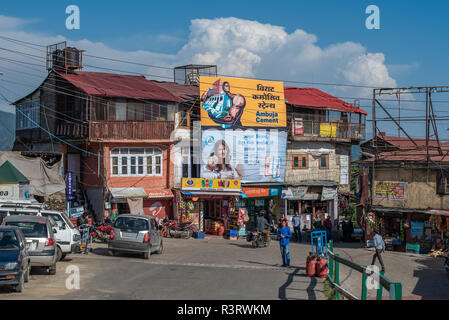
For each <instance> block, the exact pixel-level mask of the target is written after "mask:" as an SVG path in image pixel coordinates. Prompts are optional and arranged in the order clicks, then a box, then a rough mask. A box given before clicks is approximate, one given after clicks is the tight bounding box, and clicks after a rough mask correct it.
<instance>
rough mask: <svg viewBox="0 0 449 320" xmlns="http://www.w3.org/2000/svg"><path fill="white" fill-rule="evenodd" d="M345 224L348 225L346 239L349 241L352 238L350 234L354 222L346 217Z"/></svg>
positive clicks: (352, 230)
mask: <svg viewBox="0 0 449 320" xmlns="http://www.w3.org/2000/svg"><path fill="white" fill-rule="evenodd" d="M347 225H348V241H351V240H352V234H353V232H354V224H353V223H352V220H351V218H348V222H347Z"/></svg>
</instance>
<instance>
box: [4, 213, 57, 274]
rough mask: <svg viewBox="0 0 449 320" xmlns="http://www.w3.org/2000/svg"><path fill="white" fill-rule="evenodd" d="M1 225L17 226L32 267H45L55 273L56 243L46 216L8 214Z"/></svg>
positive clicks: (50, 272)
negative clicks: (23, 237)
mask: <svg viewBox="0 0 449 320" xmlns="http://www.w3.org/2000/svg"><path fill="white" fill-rule="evenodd" d="M3 225H7V226H16V227H18V228H19V229H20V230H21V231H22V233H23V235H24V236H25V241H26V248H27V251H28V254H29V256H30V262H31V266H32V267H46V268H48V272H49V274H52V275H53V274H56V262H57V250H56V248H57V245H56V238H55V235H54V231H56V230H53V229H52V226H51V224H50V221H49V220H48V218H45V217H36V216H9V217H6V218H5V219H4V220H3Z"/></svg>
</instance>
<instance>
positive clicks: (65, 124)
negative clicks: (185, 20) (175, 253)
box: [14, 47, 198, 219]
mask: <svg viewBox="0 0 449 320" xmlns="http://www.w3.org/2000/svg"><path fill="white" fill-rule="evenodd" d="M58 50H59V51H58ZM58 50H56V49H55V52H56V53H57V52H60V51H61V52H62V53H63V54H62V57H66V58H67V57H68V56H69V55H71V54H72V55H73V54H75V55H74V56H73V57H72V59H71V60H70V59H68V58H67V59H66V60H64V58H60V56H58V55H57V54H56V53H55V56H57V57H56V58H54V59H52V58H50V59H52V60H51V61H50V62H51V64H50V67H49V74H48V76H47V78H46V79H45V80H44V81H43V83H42V84H41V85H40V86H39V87H38V88H36V90H34V91H33V92H32V93H30V94H29V95H27V96H26V97H24V98H22V99H20V100H18V101H16V102H15V105H16V107H17V112H16V114H17V117H16V119H17V126H16V140H17V141H20V144H19V143H16V145H15V147H14V149H15V150H20V149H23V148H25V146H26V147H27V148H28V149H29V150H33V151H55V152H62V154H63V156H64V164H65V165H64V167H65V171H66V172H72V173H73V176H74V179H73V180H74V182H76V183H75V184H74V187H73V188H74V189H75V193H74V195H71V198H70V199H71V206H75V207H76V206H79V205H82V204H84V206H85V207H86V208H87V209H88V210H89V211H91V212H92V213H94V215H95V216H96V218H97V219H102V218H103V217H104V215H105V214H106V215H109V214H117V213H125V212H130V211H131V212H137V211H142V210H143V211H144V212H145V214H151V215H154V216H155V217H157V218H162V217H165V216H169V217H170V216H171V215H172V209H171V208H172V206H173V204H172V199H173V194H172V191H171V188H172V187H173V180H174V166H173V155H172V153H173V146H174V143H175V141H174V136H173V131H174V129H175V126H177V125H178V124H179V123H177V122H176V121H177V119H178V116H179V114H178V113H179V112H182V108H183V105H189V103H190V101H191V100H192V99H195V98H196V97H197V95H198V92H197V91H198V88H197V87H195V86H188V85H181V84H177V83H174V82H159V81H151V80H147V79H146V78H145V77H144V76H132V75H123V74H111V73H98V72H84V71H79V69H80V68H81V61H82V59H81V58H80V55H81V54H82V53H81V52H80V51H78V50H76V49H74V48H66V47H63V48H62V49H58ZM66 61H71V65H68V63H67V62H66ZM73 61H76V62H77V63H73Z"/></svg>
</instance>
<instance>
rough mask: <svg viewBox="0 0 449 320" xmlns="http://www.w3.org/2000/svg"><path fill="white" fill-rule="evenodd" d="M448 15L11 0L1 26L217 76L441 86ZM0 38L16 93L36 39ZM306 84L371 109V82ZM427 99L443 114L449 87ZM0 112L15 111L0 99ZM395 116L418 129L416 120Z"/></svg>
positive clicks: (12, 33)
mask: <svg viewBox="0 0 449 320" xmlns="http://www.w3.org/2000/svg"><path fill="white" fill-rule="evenodd" d="M373 4H374V5H377V6H378V7H379V9H380V29H379V30H368V29H367V28H366V26H365V20H366V19H367V17H368V15H369V14H366V13H365V9H366V7H367V6H368V5H373ZM68 5H77V6H78V7H79V9H80V29H79V30H68V29H67V28H66V25H65V21H66V18H67V16H68V15H67V14H66V13H65V11H66V7H67V6H68ZM448 13H449V1H444V0H441V1H436V0H434V1H410V0H408V1H405V0H395V1H383V0H374V1H353V0H340V1H333V0H329V1H324V0H316V1H300V0H295V1H284V0H277V1H265V0H259V1H242V0H240V1H234V0H228V1H176V0H172V1H133V0H128V1H99V0H97V1H80V0H77V1H74V0H72V1H14V2H13V1H9V2H6V3H2V4H1V6H0V36H6V37H10V38H14V39H18V40H23V41H28V42H32V43H36V44H40V45H43V46H44V45H48V44H52V43H55V42H58V41H63V40H68V42H69V45H73V46H76V47H77V48H79V49H83V50H86V54H90V55H97V56H102V57H111V58H116V59H123V60H130V61H135V62H140V63H145V64H151V65H156V66H167V67H174V66H178V65H183V64H189V63H205V64H209V63H210V64H217V66H218V73H219V74H226V75H234V76H249V77H260V78H268V79H275V80H290V81H300V82H301V81H302V82H326V83H338V84H353V85H363V86H368V87H409V86H416V85H449V81H448V79H447V75H448V74H449V65H448V62H447V59H446V57H447V52H449V42H448V41H447V39H445V37H444V34H445V31H446V32H447V31H448V30H449V19H447V15H448ZM0 48H2V49H0V72H3V73H4V75H3V76H1V77H0V93H2V94H3V95H4V96H6V97H7V99H9V100H15V99H18V98H20V97H22V96H24V95H26V94H27V93H29V92H31V91H32V90H33V89H35V87H36V86H37V85H38V84H39V83H40V81H42V80H43V79H44V77H45V74H46V71H45V68H44V67H43V65H44V64H45V59H44V57H45V53H44V51H42V50H45V48H44V47H33V46H31V47H25V46H22V45H18V44H14V43H12V42H11V41H6V40H2V39H0ZM4 49H9V50H17V51H20V52H22V53H28V54H33V55H38V56H42V58H39V57H25V56H23V55H20V54H19V55H18V54H16V53H12V52H9V51H5V50H4ZM5 58H7V59H14V60H19V61H22V62H25V61H26V62H28V63H33V65H24V64H21V63H17V62H15V63H14V61H11V60H10V61H6V60H4V59H5ZM85 64H89V65H93V66H97V67H104V68H115V69H119V70H124V71H129V72H135V73H141V74H145V75H146V76H148V77H149V78H153V79H157V80H169V78H170V77H172V73H171V72H170V71H168V70H164V69H158V68H149V67H142V66H136V65H129V64H123V63H117V62H111V61H105V60H100V59H95V58H92V57H86V59H85ZM86 70H89V71H100V70H98V69H97V70H95V69H92V68H86ZM25 73H26V74H25ZM286 85H295V86H307V85H304V84H303V85H301V84H294V83H286ZM308 86H314V87H317V88H319V89H321V90H323V91H326V92H328V93H331V94H334V95H336V96H338V97H341V98H344V100H346V101H348V102H351V103H353V102H354V100H356V99H359V101H360V105H361V107H362V108H364V109H365V110H367V111H369V112H370V111H371V101H370V100H369V99H370V98H371V91H372V90H371V89H369V88H361V87H342V86H321V85H308ZM390 98H391V97H390ZM423 98H424V96H421V97H420V96H417V95H408V96H405V98H404V100H411V102H406V101H403V102H401V108H402V112H401V114H402V115H403V116H404V115H412V116H421V115H424V113H423V107H424V106H423V105H422V103H420V102H419V101H422V100H423ZM435 100H436V101H439V100H441V101H443V102H441V103H435V108H436V110H437V115H445V116H447V115H449V112H447V111H446V110H449V109H448V107H449V103H446V101H449V97H447V96H444V95H443V94H441V96H438V98H437V97H435ZM385 105H386V106H387V107H389V108H392V109H390V112H391V113H392V114H393V115H395V114H396V109H395V108H396V104H395V103H394V102H391V101H390V102H387V101H385ZM0 110H6V111H13V110H14V109H13V108H12V107H11V106H8V104H7V103H6V102H4V101H3V102H1V103H0ZM403 124H404V126H407V128H408V130H411V131H413V132H414V133H415V134H416V135H417V136H423V134H424V131H423V130H422V126H423V124H418V123H416V122H415V123H403ZM384 125H385V130H384V131H387V132H388V131H390V132H394V133H397V129H395V128H394V126H393V125H392V123H391V121H389V122H385V123H384ZM438 126H439V130H440V131H441V133H440V136H441V135H442V136H443V137H446V138H447V139H449V135H448V134H447V131H448V130H447V128H448V127H449V123H448V122H442V123H441V124H440V123H439V125H438ZM440 127H441V128H440ZM368 132H370V126H368ZM421 132H422V133H421Z"/></svg>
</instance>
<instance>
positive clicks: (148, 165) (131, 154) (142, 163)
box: [111, 148, 163, 176]
mask: <svg viewBox="0 0 449 320" xmlns="http://www.w3.org/2000/svg"><path fill="white" fill-rule="evenodd" d="M162 155H163V154H162V150H161V149H158V148H115V149H112V150H111V175H112V176H162V172H163V162H162Z"/></svg>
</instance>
